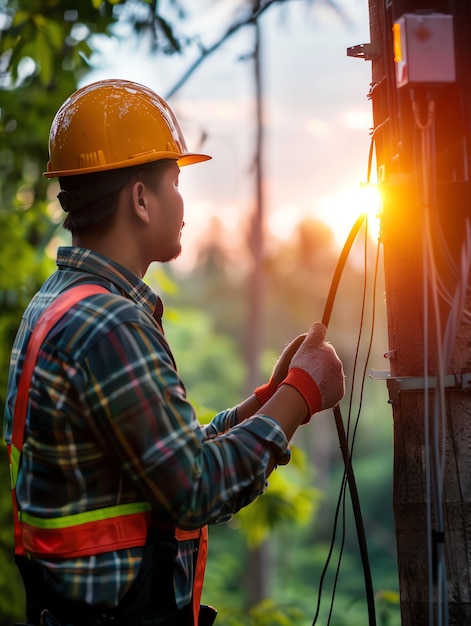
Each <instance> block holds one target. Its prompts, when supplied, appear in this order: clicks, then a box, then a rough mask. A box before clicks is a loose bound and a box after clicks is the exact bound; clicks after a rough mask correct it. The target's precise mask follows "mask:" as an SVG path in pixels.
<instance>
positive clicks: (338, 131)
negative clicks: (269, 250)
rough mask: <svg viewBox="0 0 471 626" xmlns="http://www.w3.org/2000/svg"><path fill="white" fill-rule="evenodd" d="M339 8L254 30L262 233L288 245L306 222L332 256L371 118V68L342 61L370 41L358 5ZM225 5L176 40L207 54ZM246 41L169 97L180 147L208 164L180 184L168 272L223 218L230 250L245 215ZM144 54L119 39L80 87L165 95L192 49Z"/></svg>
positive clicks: (352, 208) (284, 9)
mask: <svg viewBox="0 0 471 626" xmlns="http://www.w3.org/2000/svg"><path fill="white" fill-rule="evenodd" d="M338 4H339V6H340V7H341V8H342V10H343V12H344V16H345V18H346V19H345V20H342V19H341V18H340V17H339V16H338V15H337V14H336V13H335V12H334V11H333V10H332V9H331V8H329V7H328V6H327V3H326V2H324V1H323V0H317V2H314V3H312V5H311V4H310V3H307V2H301V1H291V2H287V3H275V4H274V5H273V6H272V7H271V8H270V9H268V10H267V11H266V12H265V13H264V14H263V16H262V17H261V20H260V25H261V27H262V64H263V66H262V67H263V74H262V80H263V93H264V113H265V124H266V127H265V145H264V166H265V167H264V179H265V189H264V194H265V196H264V197H265V206H266V223H267V227H268V229H269V230H270V231H271V232H272V233H274V234H275V235H276V236H278V237H288V236H289V235H290V233H291V232H292V229H293V227H294V225H295V224H296V223H297V222H298V221H299V219H301V218H302V217H303V216H306V215H312V216H314V217H316V218H319V219H321V220H323V221H325V222H326V223H327V224H328V225H329V226H330V227H331V228H332V230H333V232H334V234H335V237H336V241H337V243H338V244H339V246H340V245H342V243H343V241H344V239H345V237H346V236H347V234H348V232H349V230H350V227H351V226H352V225H353V223H354V221H355V219H356V217H357V216H358V214H359V213H360V212H361V211H362V209H363V205H364V202H365V200H364V199H363V198H364V196H365V194H363V193H362V192H361V190H360V184H361V183H362V182H364V181H365V180H366V172H367V160H368V150H369V143H370V135H369V129H370V127H371V126H372V112H371V103H370V102H369V100H368V99H367V93H368V89H369V83H370V80H371V64H370V63H369V62H365V61H364V60H363V59H353V58H350V57H347V54H346V49H347V47H349V46H352V45H355V44H360V43H366V42H368V41H369V39H370V35H369V23H368V2H367V0H339V3H338ZM205 5H207V7H206V8H205ZM232 6H233V5H232V3H230V2H216V3H214V2H211V0H203V1H202V2H199V3H198V6H197V8H193V9H192V10H193V11H194V13H193V15H190V19H189V20H188V21H187V23H186V25H185V29H186V30H185V32H187V33H188V34H194V33H197V34H198V35H199V36H200V37H201V39H202V41H203V43H204V44H205V45H206V46H209V45H211V44H212V43H213V42H214V41H216V40H218V39H219V37H220V35H221V33H222V32H224V31H225V30H226V28H227V25H228V24H230V23H231V21H232V20H233V19H234V16H233V14H232V13H231V11H232V8H231V7H232ZM253 38H254V33H253V29H252V28H250V27H246V28H244V29H243V30H241V31H239V32H238V33H237V34H236V35H235V36H233V37H232V38H231V39H229V40H228V41H227V42H226V43H225V44H224V45H223V46H222V47H221V48H219V49H218V51H217V52H216V53H214V54H213V55H211V56H210V57H208V58H207V59H206V60H205V61H204V63H203V64H202V65H201V66H200V67H199V68H198V69H197V70H196V71H195V72H194V73H193V74H192V76H191V78H190V79H189V80H188V81H187V82H186V83H185V85H184V86H183V87H182V88H181V89H180V90H179V91H178V92H177V93H176V94H175V95H174V96H172V97H171V98H170V99H169V102H170V104H171V105H172V107H173V108H174V110H175V111H176V113H177V116H178V118H179V120H180V121H181V125H182V128H183V130H184V132H185V135H186V138H187V143H188V145H189V148H190V149H198V150H202V151H204V152H206V153H208V154H211V155H212V156H213V160H212V161H210V162H207V163H204V164H199V165H196V166H192V167H188V168H184V170H183V171H182V174H181V189H182V193H183V195H184V197H185V200H186V216H185V221H186V227H185V230H184V233H183V243H184V255H182V259H181V261H180V260H179V261H178V262H182V263H185V259H186V262H188V261H190V257H191V250H192V248H193V247H194V246H192V243H193V241H194V239H195V238H201V237H202V236H204V232H205V230H206V229H207V228H208V227H209V224H210V223H211V220H212V218H214V217H215V216H216V217H217V216H219V218H222V222H223V225H224V227H225V228H226V229H227V233H228V234H229V238H228V244H230V242H231V240H234V233H237V232H238V231H239V230H240V228H241V226H242V224H243V223H244V221H245V219H246V216H247V215H248V213H250V211H252V210H253V197H254V184H255V183H254V177H253V161H254V152H255V135H254V110H255V99H254V93H255V92H254V78H253V63H252V62H251V61H250V60H245V61H241V60H240V59H241V58H243V57H246V56H247V54H248V53H249V52H250V51H251V49H252V42H253ZM145 49H146V42H142V41H141V42H137V43H136V42H135V41H134V42H131V41H129V39H128V41H127V42H121V43H120V44H119V46H115V47H113V48H112V49H110V48H109V47H106V48H105V49H104V51H103V56H102V58H101V59H100V60H99V69H97V70H96V71H94V72H93V73H92V74H90V75H88V76H87V78H86V81H85V82H91V81H92V80H97V79H100V78H110V77H115V78H127V79H131V80H135V81H137V82H141V83H143V84H146V85H148V86H149V87H151V88H153V89H154V90H155V91H157V93H159V94H160V95H162V96H163V97H164V98H165V97H167V94H168V93H169V92H170V90H171V89H172V88H173V86H174V85H175V84H176V82H177V80H178V79H179V78H180V77H181V76H182V74H183V73H184V72H185V70H186V68H188V67H189V66H190V64H191V62H192V60H193V59H194V58H195V56H196V51H193V53H192V51H191V50H190V52H189V54H187V55H185V56H184V57H183V58H178V57H176V56H175V55H172V56H167V57H165V56H162V55H159V56H154V57H153V56H149V55H146V54H145ZM202 135H204V136H205V141H204V143H203V145H199V141H200V138H201V136H202Z"/></svg>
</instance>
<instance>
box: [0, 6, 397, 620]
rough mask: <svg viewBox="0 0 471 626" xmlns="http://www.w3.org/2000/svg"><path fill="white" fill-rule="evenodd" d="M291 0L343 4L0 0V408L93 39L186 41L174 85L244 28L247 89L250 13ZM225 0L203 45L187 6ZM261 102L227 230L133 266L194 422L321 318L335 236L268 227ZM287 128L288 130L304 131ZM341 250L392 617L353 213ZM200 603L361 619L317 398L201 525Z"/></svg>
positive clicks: (351, 353) (356, 401)
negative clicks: (281, 448)
mask: <svg viewBox="0 0 471 626" xmlns="http://www.w3.org/2000/svg"><path fill="white" fill-rule="evenodd" d="M300 2H302V3H303V4H305V5H306V10H307V11H308V10H309V9H310V8H312V6H313V5H317V4H323V5H325V6H326V7H327V8H328V9H329V10H330V11H331V13H332V14H333V15H335V17H336V19H338V20H342V19H344V18H345V15H344V11H343V7H342V3H341V2H339V3H338V4H336V3H335V2H333V1H331V0H323V1H321V0H318V2H315V1H314V0H311V1H309V0H294V1H290V0H284V2H283V1H280V0H279V1H278V2H276V1H270V0H265V1H264V2H262V1H250V2H249V1H245V2H244V1H243V0H231V2H228V0H225V1H224V2H223V0H207V1H205V2H201V3H200V4H199V8H198V9H196V8H195V7H192V10H191V11H190V10H189V6H190V4H191V3H189V2H185V1H184V0H167V2H160V3H159V2H157V1H155V0H154V1H152V2H146V1H145V0H127V1H123V2H121V1H119V0H114V1H102V0H90V1H88V0H82V1H81V2H80V3H78V2H73V1H72V0H16V1H13V0H12V1H10V2H6V1H5V0H3V1H2V0H0V37H1V39H0V167H1V172H2V173H1V177H0V311H1V313H0V404H1V405H2V408H3V405H4V401H5V388H6V382H7V374H8V361H9V352H10V348H11V344H12V342H13V338H14V335H15V332H16V329H17V327H18V323H19V319H20V317H21V314H22V311H23V309H24V308H25V306H26V305H27V303H28V301H29V299H30V298H31V296H32V295H33V293H34V292H35V291H36V290H37V289H38V288H39V286H40V284H41V283H42V282H43V280H44V279H45V278H46V277H47V276H48V275H49V274H50V273H51V272H52V271H54V266H55V264H54V258H55V249H56V247H57V244H58V243H60V242H65V243H67V242H68V239H67V236H66V234H65V233H64V232H63V231H62V230H61V220H62V212H61V209H60V207H59V205H58V203H57V201H56V199H55V196H56V193H57V188H56V187H55V184H54V183H52V184H48V183H47V181H46V180H45V179H44V178H43V176H42V172H43V171H44V169H45V164H46V162H47V137H48V133H49V127H50V123H51V120H52V118H53V116H54V114H55V112H56V110H57V109H58V107H59V106H60V105H61V103H62V102H63V101H64V100H65V99H66V97H67V96H68V95H70V94H71V93H72V92H73V91H74V90H75V89H76V88H77V87H78V86H80V85H82V84H84V83H86V82H90V80H92V78H90V77H92V76H93V72H96V70H97V67H96V62H95V64H94V58H95V57H94V54H95V53H96V49H98V48H100V47H101V48H103V45H104V43H103V42H106V41H109V40H113V39H114V40H116V39H117V38H119V32H120V28H121V29H122V28H123V24H125V25H127V27H128V28H129V29H130V30H128V31H125V32H128V33H129V32H132V33H133V36H135V37H136V38H137V39H138V40H139V41H146V42H147V44H146V45H147V54H148V55H149V58H150V57H152V56H154V57H155V56H158V55H161V56H163V57H165V58H166V62H168V59H169V58H176V59H178V58H180V59H181V57H182V55H183V54H184V53H185V51H188V49H190V48H191V49H192V50H193V57H192V59H193V60H192V63H191V64H189V65H188V66H187V67H188V71H187V72H186V73H185V72H182V74H181V76H182V82H183V83H184V81H185V80H186V79H188V78H189V76H190V75H191V74H192V73H193V71H194V70H196V68H197V67H198V66H199V65H201V64H204V62H205V59H206V58H208V57H209V56H210V55H217V54H218V52H219V47H220V46H222V45H223V43H224V42H225V41H228V40H229V39H230V37H231V36H232V34H233V33H234V32H236V31H239V30H243V29H247V30H251V33H252V34H251V41H252V42H253V47H252V48H250V47H249V48H248V49H247V50H246V55H247V57H248V58H249V61H250V62H252V63H253V67H254V85H255V86H258V87H260V85H261V76H260V75H257V43H259V41H260V39H259V38H260V36H263V18H264V15H265V14H268V13H269V12H270V11H271V10H272V9H273V7H272V5H274V6H275V5H280V4H283V5H284V8H285V11H286V12H287V13H286V14H289V11H290V7H291V5H296V4H298V5H299V3H300ZM222 4H224V5H225V7H226V10H227V8H228V5H231V7H230V8H231V11H230V16H231V19H228V20H227V21H226V23H225V26H224V28H223V29H222V30H221V34H220V38H219V39H218V40H217V42H216V43H215V44H214V45H213V46H212V47H205V46H204V45H202V44H201V41H200V39H199V38H198V33H197V32H195V33H192V35H191V36H190V35H188V33H191V27H190V26H191V20H190V15H191V14H192V12H193V13H195V12H199V20H200V22H199V23H201V19H202V18H203V19H204V12H205V11H217V10H219V7H220V6H221V5H222ZM227 14H228V15H229V13H227ZM195 23H198V21H197V20H195ZM189 24H190V25H189ZM137 39H136V40H137ZM352 43H357V42H352ZM241 62H247V59H244V60H241ZM179 67H182V62H181V60H180V61H179ZM259 70H260V68H259V67H258V71H259ZM227 71H228V72H230V68H228V70H227ZM130 78H132V76H130ZM262 78H263V75H262ZM176 90H177V86H175V91H176ZM170 92H171V90H169V95H170V96H171V95H172V94H171V93H170ZM162 95H164V96H166V94H162ZM261 95H263V90H262V92H261V93H260V90H259V91H258V92H257V89H255V90H254V101H255V100H257V98H258V100H257V102H258V103H260V102H261V100H262V98H261V97H260V96H261ZM169 101H170V103H171V104H172V97H170V98H169ZM257 111H258V114H260V108H258V109H257V108H256V107H254V124H253V148H252V150H253V155H254V164H253V169H252V170H251V176H252V178H253V179H254V184H253V191H252V196H253V197H252V202H251V204H250V206H249V211H248V213H247V216H246V218H245V222H244V223H243V224H242V226H241V227H239V228H238V231H237V233H235V231H234V236H233V240H232V241H230V242H228V240H227V234H224V233H223V232H222V230H221V223H220V221H218V220H217V219H215V220H213V221H212V222H211V224H210V227H209V228H208V229H207V231H206V232H205V236H204V237H201V239H200V241H199V242H198V245H196V244H195V242H194V241H193V243H192V244H191V245H192V251H191V252H192V262H191V264H189V265H183V266H178V264H175V265H173V264H170V265H168V266H156V267H153V268H152V270H151V271H150V272H149V275H148V277H147V279H148V281H149V283H150V284H151V285H152V286H153V287H154V288H155V289H156V290H157V291H158V292H159V293H161V294H162V295H163V298H164V301H165V306H166V309H165V310H166V315H165V318H164V319H165V328H166V333H167V335H168V337H169V340H170V343H171V345H172V347H173V349H174V352H175V355H176V358H177V362H178V364H179V368H180V370H181V372H182V376H183V379H184V380H185V382H186V385H187V389H188V393H189V396H190V398H191V400H192V401H193V402H194V404H195V406H196V407H197V409H198V413H199V416H200V418H201V420H202V421H204V420H208V419H210V417H211V415H213V414H214V413H215V412H217V411H218V410H220V409H222V408H225V407H227V406H232V405H234V404H236V403H237V402H239V401H240V400H241V398H242V397H245V395H246V394H247V393H249V392H250V391H251V390H252V389H253V387H254V386H255V385H258V384H261V383H262V382H264V381H265V380H266V379H267V378H268V376H269V374H270V371H271V368H272V367H273V364H274V361H275V359H276V357H277V355H278V354H279V353H280V352H281V350H282V348H283V346H284V345H285V344H286V343H287V342H288V341H289V340H290V339H291V338H292V337H294V336H296V335H297V334H299V333H301V332H304V331H305V330H306V329H307V328H308V327H309V326H310V325H311V323H312V322H313V321H317V320H320V319H321V318H322V315H323V311H324V307H325V301H326V297H327V294H328V292H329V287H330V284H331V280H332V277H333V275H334V270H335V267H336V264H337V261H338V258H339V253H340V250H339V245H338V241H337V240H336V238H335V236H334V235H335V233H334V232H333V231H332V230H331V229H330V228H329V227H328V226H327V225H326V223H325V222H321V221H319V220H316V219H314V218H312V217H305V218H303V219H301V220H299V222H298V223H297V224H296V226H295V228H294V229H293V230H292V232H291V236H290V237H289V238H288V237H279V238H277V237H276V236H274V235H273V234H270V233H269V232H268V231H267V229H266V228H265V227H264V219H263V213H262V211H261V209H262V208H263V201H262V198H263V193H262V190H263V183H264V178H263V167H262V163H263V147H264V144H263V120H260V119H259V120H258V122H259V123H258V124H257ZM259 118H260V115H259ZM260 122H262V123H260ZM235 132H239V131H238V129H235ZM206 133H209V134H210V133H211V120H210V119H208V127H207V128H205V129H204V132H202V133H201V138H200V139H201V146H200V148H199V149H202V150H204V149H205V135H206ZM296 141H297V142H298V141H299V142H301V143H302V138H301V139H300V138H299V137H297V138H296ZM192 147H193V148H196V146H194V145H192ZM198 167H199V166H198ZM240 184H244V185H247V182H242V181H241V183H240ZM184 193H185V190H184ZM187 211H190V209H189V208H187ZM342 219H344V220H345V218H342ZM352 222H353V220H352ZM342 226H343V227H344V228H345V224H343V225H342ZM235 239H237V245H234V240H235ZM183 243H184V245H185V241H183ZM229 243H230V245H229ZM350 257H351V258H350V259H349V262H348V263H347V265H346V268H345V271H344V274H343V276H342V280H341V283H340V287H339V290H338V293H337V298H336V300H335V303H334V309H333V314H332V318H331V324H330V326H329V332H328V337H329V338H330V339H331V340H332V341H333V343H334V344H335V346H336V348H337V350H338V352H339V354H340V356H341V357H342V359H343V361H344V364H345V369H346V374H347V396H346V398H345V400H344V402H343V403H342V410H343V412H344V420H345V423H346V429H347V433H348V436H349V440H350V444H351V446H352V455H353V467H354V470H355V475H356V480H357V484H358V489H359V492H360V499H361V504H362V514H363V519H364V524H365V529H366V535H367V543H368V550H369V558H370V565H371V571H372V577H373V586H374V591H375V602H376V613H377V623H378V624H379V625H384V626H397V625H398V624H400V617H399V607H398V595H397V587H398V582H397V563H396V551H395V535H394V526H393V519H392V504H391V497H392V440H391V438H392V417H391V412H390V409H389V407H388V405H387V394H386V390H385V385H384V384H383V383H381V382H378V381H373V380H371V379H370V378H369V377H368V374H367V372H368V368H369V367H373V368H375V369H381V368H384V364H383V363H382V360H381V359H382V355H383V354H384V353H385V352H386V351H387V339H386V320H385V312H384V287H383V285H382V272H381V267H382V265H381V250H380V249H379V250H378V242H377V237H374V236H370V234H369V233H368V232H367V230H366V228H363V229H362V231H361V232H360V235H359V236H358V238H357V241H355V244H354V246H353V248H352V251H351V255H350ZM375 268H378V271H377V272H376V269H375ZM254 327H255V330H254ZM254 332H255V334H254ZM370 355H371V358H370ZM2 413H3V411H2ZM353 441H354V444H355V445H354V448H353ZM0 456H1V458H0V626H7V625H8V626H9V625H11V624H12V623H13V622H14V621H15V620H16V621H21V620H22V619H23V603H24V597H23V591H22V585H21V583H20V581H19V578H18V575H17V574H16V570H15V567H14V564H13V557H12V523H11V501H10V498H11V496H10V491H9V478H8V464H7V455H6V447H5V445H4V443H3V442H2V444H1V445H0ZM203 600H204V601H206V602H207V603H209V604H213V605H215V606H216V607H217V608H218V609H219V616H218V620H217V623H218V624H220V626H239V625H240V626H242V625H244V626H262V625H267V626H276V625H280V626H281V625H285V624H293V625H299V626H307V625H309V624H311V623H313V621H314V620H315V622H316V623H317V624H319V625H320V626H324V625H326V624H331V625H332V626H343V625H347V624H348V625H349V626H364V625H365V624H366V623H367V609H366V602H365V590H364V582H363V572H362V564H361V560H360V554H359V549H358V541H357V537H356V533H355V524H354V520H353V517H352V513H351V506H350V499H349V494H348V490H346V489H345V481H344V467H343V461H342V456H341V453H340V450H339V443H338V439H337V434H336V431H335V426H334V421H333V417H332V415H331V414H330V412H325V413H322V414H320V415H317V416H316V417H315V419H313V420H312V422H311V424H310V425H309V426H306V427H304V428H303V429H302V430H301V431H299V433H298V434H297V436H296V438H295V440H294V442H293V461H292V463H291V465H290V466H288V467H287V468H282V469H280V470H278V471H277V472H275V473H274V475H273V476H272V477H271V479H270V485H269V489H268V490H267V493H266V494H265V495H264V496H263V497H262V498H260V499H259V500H258V501H257V502H256V503H255V504H254V505H253V506H251V507H249V508H248V509H247V510H245V511H243V512H241V513H240V514H238V515H237V516H235V517H234V519H232V520H231V521H229V522H227V523H225V524H222V525H221V526H219V527H213V528H211V529H210V556H209V561H208V567H207V577H206V585H205V590H204V595H203ZM315 616H316V617H315Z"/></svg>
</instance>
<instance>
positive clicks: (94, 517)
mask: <svg viewBox="0 0 471 626" xmlns="http://www.w3.org/2000/svg"><path fill="white" fill-rule="evenodd" d="M151 508H152V507H151V505H150V504H149V503H148V502H130V503H129V504H117V505H116V506H109V507H106V508H104V509H96V510H95V511H84V512H83V513H76V514H75V515H64V516H63V517H52V518H48V519H45V518H43V517H36V516H34V515H30V514H29V513H24V512H22V511H19V512H18V519H19V520H20V522H24V523H26V524H30V525H31V526H35V527H36V528H68V527H69V526H77V525H79V524H87V523H88V522H99V521H100V520H105V519H110V518H112V517H119V516H120V515H131V514H133V513H145V512H146V511H150V510H151Z"/></svg>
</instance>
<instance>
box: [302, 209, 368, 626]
mask: <svg viewBox="0 0 471 626" xmlns="http://www.w3.org/2000/svg"><path fill="white" fill-rule="evenodd" d="M365 219H366V216H365V215H360V217H359V218H358V219H357V220H356V222H355V224H354V225H353V227H352V229H351V231H350V233H349V235H348V237H347V240H346V242H345V244H344V246H343V248H342V251H341V253H340V257H339V260H338V262H337V266H336V268H335V272H334V276H333V278H332V282H331V285H330V290H329V294H328V296H327V300H326V304H325V308H324V314H323V316H322V323H323V324H324V326H325V327H327V326H328V325H329V321H330V316H331V313H332V308H333V304H334V300H335V296H336V293H337V289H338V286H339V283H340V278H341V276H342V273H343V270H344V267H345V263H346V261H347V258H348V255H349V253H350V250H351V248H352V245H353V243H354V241H355V239H356V237H357V235H358V233H359V231H360V229H361V227H362V226H363V223H364V222H365ZM333 412H334V418H335V425H336V427H337V434H338V438H339V444H340V449H341V452H342V456H343V461H344V465H345V476H346V480H347V483H348V487H349V490H350V497H351V501H352V509H353V515H354V519H355V525H356V530H357V536H358V544H359V548H360V555H361V561H362V566H363V575H364V579H365V589H366V600H367V606H368V624H369V626H376V612H375V605H374V591H373V583H372V578H371V569H370V563H369V558H368V548H367V545H366V537H365V528H364V524H363V518H362V514H361V507H360V499H359V496H358V489H357V486H356V480H355V475H354V472H353V467H352V461H351V457H350V451H349V447H348V440H347V436H346V433H345V428H344V424H343V419H342V413H341V411H340V407H339V406H336V407H334V409H333ZM329 558H330V554H329ZM315 622H316V618H314V622H313V626H314V624H315Z"/></svg>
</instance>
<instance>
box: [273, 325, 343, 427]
mask: <svg viewBox="0 0 471 626" xmlns="http://www.w3.org/2000/svg"><path fill="white" fill-rule="evenodd" d="M325 333H326V328H325V326H324V325H323V324H320V323H316V324H313V325H312V326H311V328H310V330H309V332H308V333H307V335H306V338H305V339H304V341H303V342H302V344H301V346H300V347H299V349H298V350H297V352H296V353H295V354H294V356H293V358H292V359H291V363H290V365H289V369H288V374H287V376H286V378H285V379H284V380H283V381H282V383H281V384H283V385H290V386H291V387H294V388H295V389H296V390H297V391H298V392H299V393H300V394H301V395H302V397H303V398H304V401H305V402H306V405H307V408H308V415H307V416H306V418H305V419H304V421H303V422H302V423H303V424H306V423H307V422H308V421H309V420H310V418H311V415H313V414H314V413H317V412H318V411H322V410H323V409H328V408H331V407H334V406H336V405H337V404H338V403H339V402H340V400H341V399H342V398H343V396H344V393H345V376H344V373H343V366H342V361H341V360H340V359H339V357H338V356H337V353H336V352H335V349H334V347H333V346H332V345H330V343H326V342H325V341H324V339H325Z"/></svg>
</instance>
